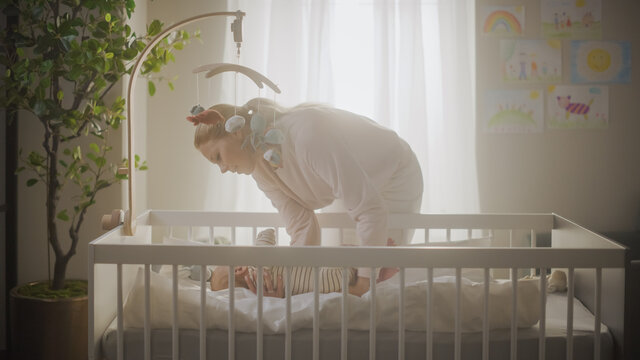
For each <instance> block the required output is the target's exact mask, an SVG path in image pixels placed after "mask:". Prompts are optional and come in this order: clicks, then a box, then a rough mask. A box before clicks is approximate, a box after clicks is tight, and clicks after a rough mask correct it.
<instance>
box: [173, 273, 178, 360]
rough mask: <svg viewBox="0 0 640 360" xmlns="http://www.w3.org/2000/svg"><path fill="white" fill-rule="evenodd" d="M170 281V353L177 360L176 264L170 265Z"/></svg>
mask: <svg viewBox="0 0 640 360" xmlns="http://www.w3.org/2000/svg"><path fill="white" fill-rule="evenodd" d="M171 281H172V290H171V297H172V302H171V312H172V313H171V315H172V324H171V355H172V358H173V360H179V354H180V351H179V349H180V347H179V346H180V342H179V340H178V339H179V337H178V265H172V267H171Z"/></svg>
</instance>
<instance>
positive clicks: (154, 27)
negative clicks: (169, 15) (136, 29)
mask: <svg viewBox="0 0 640 360" xmlns="http://www.w3.org/2000/svg"><path fill="white" fill-rule="evenodd" d="M161 29H162V23H161V22H160V20H157V19H156V20H153V21H152V22H151V25H149V28H148V29H147V34H148V35H149V36H156V35H158V34H159V33H160V30H161Z"/></svg>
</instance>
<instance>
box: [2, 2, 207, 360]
mask: <svg viewBox="0 0 640 360" xmlns="http://www.w3.org/2000/svg"><path fill="white" fill-rule="evenodd" d="M0 4H1V5H2V6H1V8H2V9H3V12H4V14H5V15H6V16H14V17H17V18H18V25H17V26H12V27H10V28H8V29H3V30H2V31H0V47H1V48H0V49H1V51H0V63H1V64H2V65H3V67H4V69H5V72H4V73H2V74H0V93H1V94H3V95H2V96H0V107H2V108H6V109H7V110H8V111H17V110H23V111H26V112H28V113H31V114H32V115H33V116H32V117H35V118H36V119H37V121H38V122H39V123H40V124H41V125H42V127H43V129H44V137H43V138H42V139H41V142H40V143H41V148H39V149H35V150H30V151H29V152H28V153H22V151H20V160H21V162H22V165H23V166H21V167H20V168H19V169H18V172H20V171H24V172H25V173H29V174H30V176H29V177H28V180H27V182H26V185H27V186H28V187H33V186H44V188H45V193H46V197H45V198H44V199H42V200H43V201H42V204H43V205H44V206H46V224H47V226H46V229H47V239H48V246H49V247H50V250H52V252H53V253H54V254H55V263H54V266H53V277H51V274H50V275H49V279H48V281H42V282H37V283H29V284H25V285H21V286H18V287H16V288H14V289H13V290H12V291H11V294H12V299H11V306H12V311H11V314H12V321H11V324H12V334H13V335H14V336H12V340H13V341H12V344H13V350H14V352H17V355H21V356H23V357H25V358H39V359H40V358H48V357H46V356H52V357H51V358H60V359H62V358H64V359H73V358H74V357H73V356H75V355H72V354H71V353H70V351H71V349H72V348H74V347H78V348H79V349H77V351H78V352H79V354H78V356H79V358H86V355H87V341H86V329H87V315H86V311H87V310H86V309H87V304H86V302H87V301H86V295H87V286H86V281H68V280H67V278H66V277H67V276H66V271H67V265H68V263H69V261H70V260H71V258H72V257H73V255H74V254H75V252H76V247H77V245H78V243H79V242H80V241H81V240H82V239H80V236H79V230H80V229H81V227H82V225H83V223H84V220H85V218H86V215H87V211H88V210H89V208H91V206H93V205H95V203H96V194H98V193H99V192H100V191H102V190H104V189H106V188H108V187H110V186H111V185H113V184H116V183H118V182H120V181H121V180H124V179H126V178H127V176H126V175H122V174H118V172H117V168H118V167H119V166H123V165H126V163H125V164H121V163H120V164H114V162H113V161H111V160H110V159H112V158H113V154H112V150H113V149H112V147H111V146H110V145H109V136H112V135H113V133H114V132H116V133H117V130H118V129H119V126H120V124H121V122H122V121H123V120H124V119H125V116H124V114H123V112H124V109H125V100H124V98H123V97H122V96H114V95H113V94H111V92H112V91H111V90H112V89H113V88H114V86H115V85H116V84H120V83H121V82H120V80H121V79H122V78H123V76H125V75H127V74H129V73H130V72H131V68H132V67H133V64H134V60H135V59H136V56H137V55H138V54H139V52H141V51H142V50H143V49H144V48H145V46H146V45H147V44H148V43H150V42H151V40H152V39H153V38H154V36H155V35H157V34H159V33H160V32H161V30H162V26H163V24H162V23H161V22H160V21H158V20H154V21H152V22H150V24H149V25H148V26H147V29H146V34H144V35H138V34H136V33H135V32H134V31H133V30H132V29H131V27H130V26H129V25H128V24H127V20H128V19H130V18H131V15H132V13H133V12H134V10H135V2H134V0H57V1H46V0H26V1H25V0H0ZM193 36H196V37H198V36H199V34H198V33H197V32H195V33H191V34H190V33H188V32H186V31H176V32H173V33H171V34H170V35H169V36H167V37H166V38H165V39H164V40H163V41H161V42H160V43H158V45H157V46H156V47H155V48H154V49H153V51H151V53H150V55H149V56H148V57H147V58H146V59H145V62H144V63H143V67H142V71H141V75H142V76H146V77H147V78H148V79H149V81H148V90H149V93H150V95H153V93H154V92H155V83H154V80H155V81H157V80H159V79H160V80H161V78H160V77H155V78H154V77H153V76H152V75H153V74H155V73H157V72H159V71H160V69H161V68H162V67H163V66H164V65H166V64H167V63H168V62H169V61H173V60H174V57H173V51H174V50H180V49H182V48H183V46H184V45H185V44H186V43H188V42H189V40H190V38H192V37H193ZM168 85H169V87H170V88H171V89H173V85H172V84H171V82H170V81H169V82H168ZM5 94H6V96H5ZM25 120H31V119H25ZM25 120H23V121H25ZM135 168H136V169H138V170H145V169H146V163H145V162H141V161H140V159H139V158H138V157H137V156H136V164H135ZM65 188H66V189H68V188H72V189H74V195H73V196H72V200H71V202H72V205H71V206H70V207H65V206H62V205H61V203H60V199H61V196H64V197H67V196H68V195H67V194H68V193H64V195H63V189H65ZM62 237H68V239H67V240H65V241H64V242H63V241H61V240H62ZM65 243H69V244H70V245H69V246H68V247H66V246H64V247H63V246H62V245H63V244H65ZM38 299H39V300H38ZM24 316H26V317H27V318H23V317H24ZM72 320H76V321H77V322H78V324H73V323H72ZM14 325H15V326H14ZM82 331H84V334H82ZM76 345H79V346H76Z"/></svg>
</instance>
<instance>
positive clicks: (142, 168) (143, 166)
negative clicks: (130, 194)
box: [138, 165, 148, 171]
mask: <svg viewBox="0 0 640 360" xmlns="http://www.w3.org/2000/svg"><path fill="white" fill-rule="evenodd" d="M147 169H148V167H147V166H146V165H142V166H140V168H139V169H138V170H142V171H144V170H147Z"/></svg>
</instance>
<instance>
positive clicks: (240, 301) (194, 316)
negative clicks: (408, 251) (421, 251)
mask: <svg viewBox="0 0 640 360" xmlns="http://www.w3.org/2000/svg"><path fill="white" fill-rule="evenodd" d="M166 268H167V267H163V269H162V270H161V271H160V273H154V272H151V286H150V289H151V327H152V328H170V327H171V326H172V304H171V299H172V280H171V268H170V267H168V270H167V269H166ZM436 275H438V273H436ZM398 284H399V281H398V276H397V275H396V276H394V277H393V278H391V279H389V280H387V281H385V282H382V283H380V284H378V285H377V286H376V308H377V312H376V314H377V315H376V316H377V328H378V329H380V330H395V329H397V327H398V315H397V309H398V286H399V285H398ZM405 284H406V287H405V306H406V307H405V309H406V310H405V314H406V317H405V320H406V321H405V326H406V329H407V330H423V331H424V330H425V324H426V317H425V316H426V286H427V281H426V271H425V270H424V269H407V270H406V280H405ZM207 285H208V284H207ZM455 294H456V288H455V277H453V276H437V277H435V278H434V284H433V301H434V303H433V309H434V311H433V315H432V316H433V330H434V331H437V332H440V331H443V332H451V331H453V330H454V326H455V322H454V314H455ZM206 295H207V296H206V301H207V306H206V324H207V328H217V329H226V328H227V317H228V315H227V313H228V308H229V292H228V290H222V291H211V290H209V289H207V294H206ZM178 296H179V301H178V308H179V315H178V322H179V327H180V328H183V329H184V328H190V329H199V327H200V286H199V283H198V282H195V281H192V280H190V279H189V278H188V276H185V275H184V274H181V275H180V276H179V295H178ZM483 297H484V285H483V284H482V283H476V282H473V281H471V280H469V279H468V278H465V277H463V281H462V317H461V330H462V332H473V331H481V330H482V316H483V315H482V314H483ZM539 298H540V297H539V291H538V281H536V280H519V281H518V327H531V326H533V325H535V324H536V323H537V322H538V319H539V315H540V314H539V310H540V305H539ZM341 301H342V294H341V293H331V294H320V306H319V311H320V328H321V329H339V328H340V326H341ZM369 304H370V293H366V294H364V295H363V296H362V297H361V298H359V297H356V296H353V295H349V296H348V306H349V324H348V327H349V328H350V329H357V330H368V329H369ZM489 307H490V308H489V318H490V328H491V329H499V328H509V327H510V326H511V320H510V319H511V281H508V280H494V281H492V282H491V284H490V297H489ZM291 309H292V310H291V319H292V330H294V331H295V330H297V329H302V328H312V327H313V293H308V294H300V295H296V296H292V297H291ZM235 312H236V316H235V319H236V324H235V326H236V330H237V331H242V332H255V330H256V319H257V296H256V295H254V294H253V293H251V292H250V291H249V290H246V289H243V288H238V289H236V290H235ZM285 314H286V301H285V299H276V298H264V302H263V326H264V327H263V329H264V332H265V334H273V333H284V332H285V324H286V323H285V321H286V320H285ZM124 324H125V327H143V326H144V273H143V271H142V269H140V270H139V271H138V275H137V278H136V281H135V284H134V286H133V288H132V290H131V292H130V293H129V296H128V297H127V299H126V302H125V307H124Z"/></svg>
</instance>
